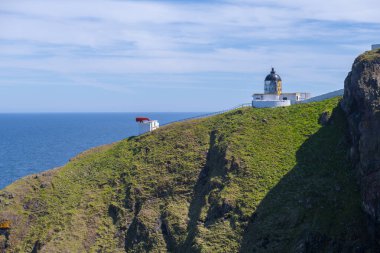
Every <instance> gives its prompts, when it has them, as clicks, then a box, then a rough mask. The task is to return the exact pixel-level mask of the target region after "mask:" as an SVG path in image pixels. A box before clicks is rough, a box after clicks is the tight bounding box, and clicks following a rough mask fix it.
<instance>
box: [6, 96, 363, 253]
mask: <svg viewBox="0 0 380 253" xmlns="http://www.w3.org/2000/svg"><path fill="white" fill-rule="evenodd" d="M338 102H339V98H334V99H330V100H326V101H323V102H318V103H310V104H302V105H294V106H291V107H286V108H273V109H252V108H245V109H237V110H234V111H232V112H229V113H225V114H222V115H218V116H214V117H210V118H206V119H198V120H192V121H188V122H183V123H175V124H171V125H168V126H165V127H162V128H160V129H158V130H156V131H154V132H152V133H150V134H145V135H142V136H138V137H131V138H129V139H126V140H123V141H120V142H118V143H114V144H112V145H108V146H104V147H100V148H97V149H95V150H90V151H87V152H86V153H85V154H82V155H79V156H78V157H77V158H75V159H73V160H72V161H70V162H69V163H68V164H67V165H65V166H64V167H62V168H59V169H55V170H52V171H48V172H44V173H42V174H39V175H33V176H29V177H27V178H24V179H22V180H19V181H17V182H15V183H14V184H12V185H10V186H9V187H7V188H6V189H5V190H4V191H2V192H0V218H2V219H7V220H11V221H12V228H11V230H10V231H9V234H7V235H3V236H2V237H1V235H0V237H1V238H2V239H0V242H1V240H2V243H3V247H8V248H9V249H11V252H32V251H34V252H37V251H39V250H41V251H42V252H84V251H87V252H126V251H127V252H145V251H152V252H165V251H171V252H239V251H241V252H252V251H254V252H256V251H273V252H280V251H284V250H286V251H299V252H302V251H308V250H309V251H321V250H326V249H332V250H333V251H334V250H335V251H339V250H347V251H353V249H361V248H363V245H365V241H366V232H365V228H364V224H365V222H364V220H363V219H364V217H363V214H362V212H361V209H360V197H359V193H358V190H357V189H358V187H357V186H356V183H355V180H354V176H353V175H352V170H351V168H350V164H349V163H348V162H347V161H346V156H347V145H346V143H345V138H344V134H345V129H346V126H345V119H344V117H343V115H342V112H341V110H340V109H339V107H338V106H337V104H338ZM322 113H325V114H326V113H327V114H329V115H331V117H330V120H329V121H328V122H327V123H326V122H325V123H326V124H325V126H322V125H320V124H319V123H318V121H319V118H320V116H321V114H322ZM7 233H8V232H7ZM0 248H1V243H0ZM364 249H365V248H364Z"/></svg>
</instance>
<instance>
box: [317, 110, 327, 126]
mask: <svg viewBox="0 0 380 253" xmlns="http://www.w3.org/2000/svg"><path fill="white" fill-rule="evenodd" d="M329 120H330V113H329V112H323V113H322V114H321V116H320V117H319V119H318V123H319V124H321V125H322V126H326V125H327V124H328V123H329Z"/></svg>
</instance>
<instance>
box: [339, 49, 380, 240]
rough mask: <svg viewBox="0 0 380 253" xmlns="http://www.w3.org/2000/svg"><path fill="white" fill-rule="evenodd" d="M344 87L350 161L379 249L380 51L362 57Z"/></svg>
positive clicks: (344, 107)
mask: <svg viewBox="0 0 380 253" xmlns="http://www.w3.org/2000/svg"><path fill="white" fill-rule="evenodd" d="M344 86H345V91H344V98H343V101H342V108H343V110H344V111H345V113H346V115H347V119H348V124H349V139H350V142H351V149H350V157H351V159H352V161H353V163H354V165H355V166H356V169H357V172H358V178H359V183H360V187H361V194H362V205H363V208H364V211H365V212H366V213H367V214H368V217H369V229H370V232H371V234H372V236H373V239H374V241H376V242H377V244H378V245H380V239H379V238H380V50H372V51H369V52H366V53H364V54H362V55H360V56H359V57H358V58H357V59H356V60H355V62H354V64H353V66H352V71H351V72H350V73H349V74H348V76H347V78H346V80H345V84H344Z"/></svg>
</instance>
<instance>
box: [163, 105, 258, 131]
mask: <svg viewBox="0 0 380 253" xmlns="http://www.w3.org/2000/svg"><path fill="white" fill-rule="evenodd" d="M251 106H252V104H251V103H244V104H241V105H238V106H235V107H232V108H230V109H226V110H223V111H217V112H211V113H206V114H201V115H198V116H194V117H189V118H185V119H180V120H175V121H171V122H168V123H165V124H161V125H160V126H166V125H169V124H172V123H176V122H183V121H187V120H192V119H202V118H207V117H211V116H214V115H218V114H222V113H225V112H229V111H232V110H236V109H239V108H243V107H251Z"/></svg>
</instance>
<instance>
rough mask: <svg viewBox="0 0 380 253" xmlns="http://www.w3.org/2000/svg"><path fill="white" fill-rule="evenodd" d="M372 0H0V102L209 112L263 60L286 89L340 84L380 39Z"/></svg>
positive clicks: (15, 108) (237, 100) (246, 82)
mask: <svg viewBox="0 0 380 253" xmlns="http://www.w3.org/2000/svg"><path fill="white" fill-rule="evenodd" d="M379 13H380V5H379V4H378V0H376V1H374V0H330V1H305V0H288V1H286V0H280V1H271V0H269V1H256V0H251V1H250V0H225V1H216V0H214V1H200V0H198V1H195V0H193V1H174V0H173V1H157V0H156V1H122V0H1V1H0V59H1V60H0V112H104V111H106V112H108V111H115V112H128V111H129V112H138V111H139V112H144V111H145V112H146V111H149V112H153V111H154V112H159V111H162V112H163V111H194V112H195V111H218V110H222V109H225V108H229V107H232V106H235V105H238V104H241V103H246V102H250V100H251V94H252V93H253V92H262V90H263V81H264V78H265V76H266V75H267V74H268V73H269V71H270V68H271V67H272V66H273V67H275V69H276V70H277V73H278V74H279V75H280V76H281V77H282V80H283V85H284V87H283V89H284V91H286V92H291V91H307V92H311V93H312V94H313V95H318V94H321V93H324V92H328V91H333V90H336V89H340V88H343V81H344V78H345V76H346V75H347V72H348V71H349V70H350V68H351V64H352V62H353V60H354V59H355V57H356V56H357V55H358V54H359V53H361V52H364V51H366V50H369V49H370V46H371V44H374V43H380V15H379Z"/></svg>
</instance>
